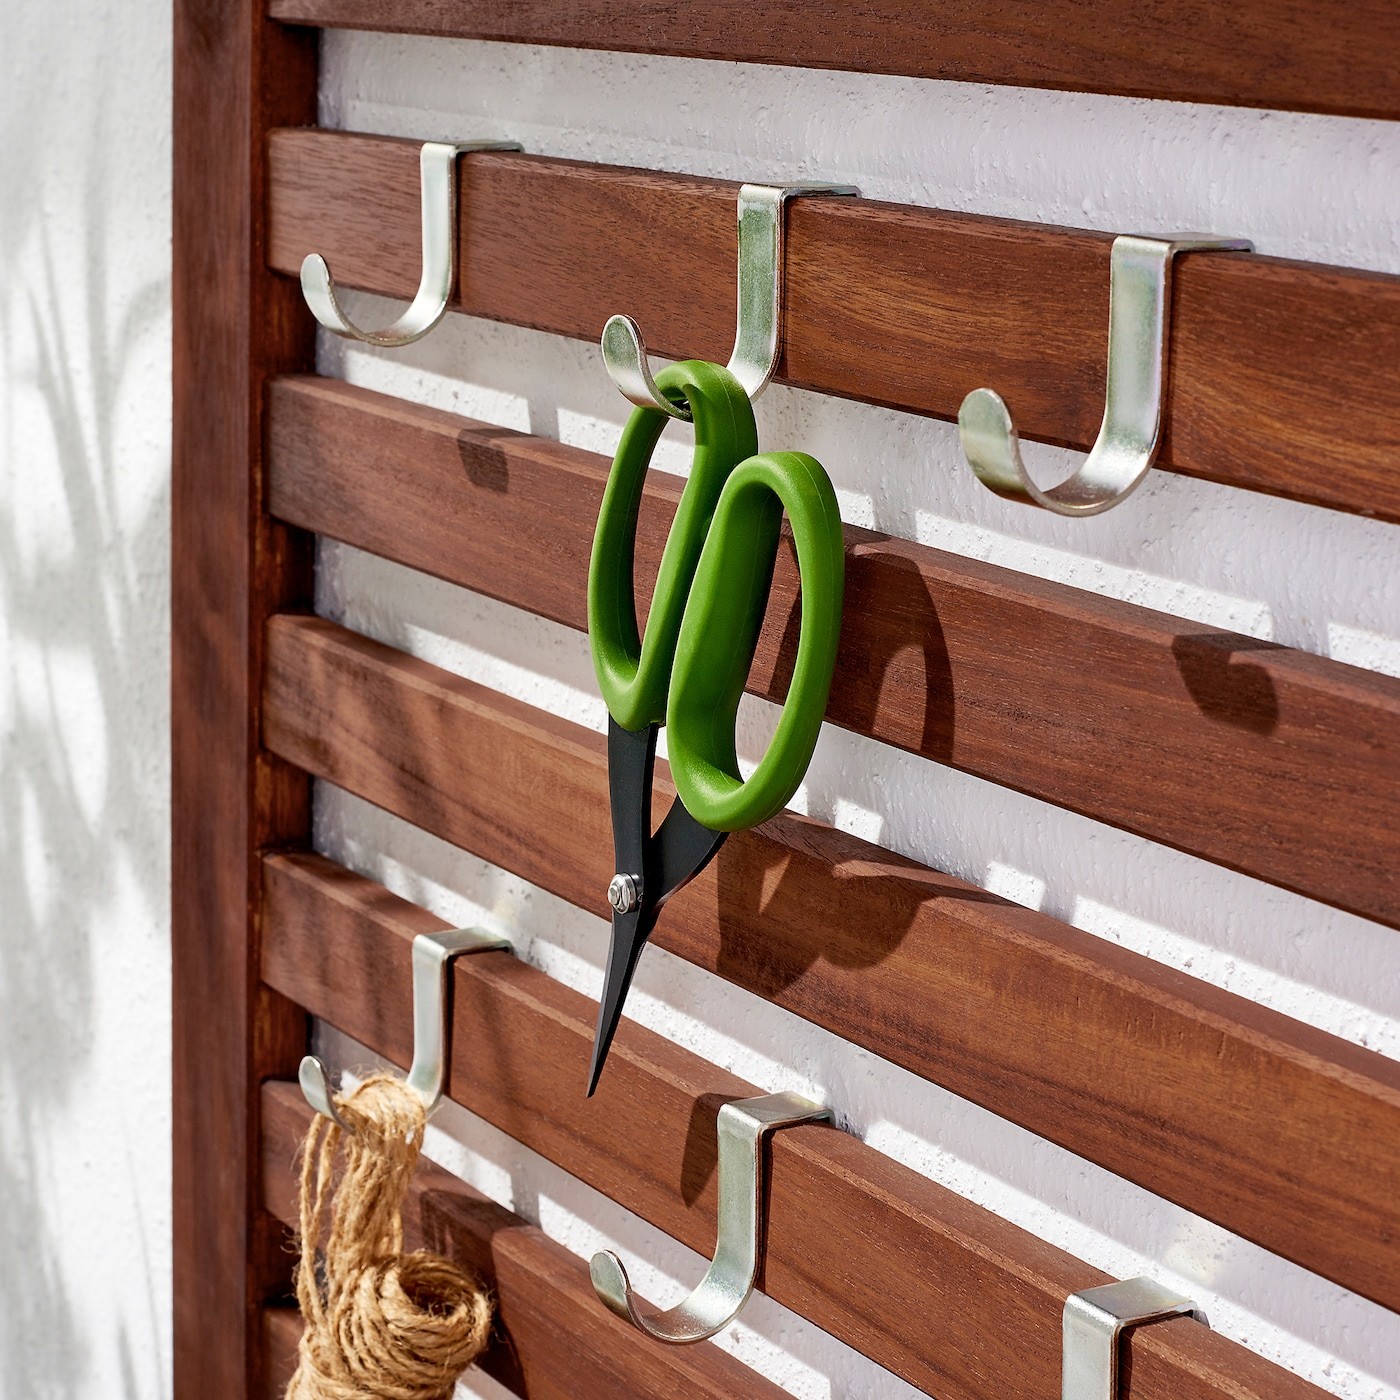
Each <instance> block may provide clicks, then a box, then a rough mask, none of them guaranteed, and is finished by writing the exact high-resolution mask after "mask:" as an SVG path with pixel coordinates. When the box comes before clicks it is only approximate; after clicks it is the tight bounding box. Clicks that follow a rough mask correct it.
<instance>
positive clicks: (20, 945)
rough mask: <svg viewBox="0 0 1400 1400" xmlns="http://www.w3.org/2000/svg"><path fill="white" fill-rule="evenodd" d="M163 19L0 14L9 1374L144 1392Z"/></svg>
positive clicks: (163, 860)
mask: <svg viewBox="0 0 1400 1400" xmlns="http://www.w3.org/2000/svg"><path fill="white" fill-rule="evenodd" d="M169 28H170V16H169V11H168V6H167V5H166V4H164V3H161V0H124V3H121V4H110V5H85V6H82V7H80V9H75V8H74V7H71V6H64V5H55V4H52V3H46V2H45V0H6V4H5V6H4V19H3V22H2V28H0V267H2V268H3V269H4V275H3V279H0V1395H3V1396H4V1397H5V1400H11V1398H12V1397H13V1400H50V1397H51V1398H52V1400H74V1397H78V1396H84V1397H93V1400H151V1398H152V1397H156V1396H161V1395H165V1394H167V1393H168V1392H169V1379H168V1372H169V1367H170V1355H169V1353H170V1346H169V1333H170V1324H169V1315H170V1264H169V1253H170V1251H169V1245H168V1242H167V1241H168V1238H169V1234H170V1207H169V1196H170V1168H169V1156H170V1112H169V1078H170V1076H169V1060H170V1055H169V1049H168V1045H169V1039H170V1029H169V1027H170V1013H169V1007H170V998H169V990H168V989H169V981H170V953H169V942H170V940H169V931H168V923H169V921H168V916H167V907H168V903H169V900H168V896H167V885H168V883H169V860H168V856H167V849H168V846H169V819H168V810H167V804H168V789H169V764H168V761H167V750H168V740H167V732H168V729H169V707H168V704H167V698H166V697H167V692H168V689H169V667H168V663H167V655H168V652H169V627H168V625H167V615H168V612H169V569H168V564H167V560H168V556H169V550H170V526H169V461H170V429H169V421H170V411H169V397H170V352H169V340H170V335H169V321H170V316H169V261H170V198H169V183H170V175H169V165H170V136H169V125H170V102H169V97H168V92H169V87H170V57H169V47H170V44H169V38H168V34H169Z"/></svg>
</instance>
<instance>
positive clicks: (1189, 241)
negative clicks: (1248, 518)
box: [958, 233, 1254, 515]
mask: <svg viewBox="0 0 1400 1400" xmlns="http://www.w3.org/2000/svg"><path fill="white" fill-rule="evenodd" d="M1253 249H1254V245H1253V244H1252V243H1251V242H1250V241H1249V240H1248V239H1245V238H1217V237H1215V236H1213V235H1211V234H1199V233H1177V234H1172V235H1170V236H1169V237H1166V238H1139V237H1136V236H1134V235H1130V234H1124V235H1122V236H1121V237H1119V238H1116V239H1114V241H1113V253H1112V260H1111V264H1110V270H1109V293H1108V295H1109V303H1108V390H1107V395H1106V398H1105V402H1104V412H1103V423H1102V425H1101V426H1100V428H1099V435H1098V438H1097V440H1096V441H1095V443H1094V446H1093V450H1092V451H1091V452H1090V453H1089V455H1088V457H1086V458H1085V459H1084V461H1083V462H1082V463H1081V465H1080V467H1079V469H1078V471H1076V472H1075V473H1074V475H1073V476H1071V477H1069V478H1068V480H1066V481H1062V482H1060V484H1059V485H1058V486H1052V487H1050V488H1049V489H1044V488H1042V487H1039V486H1037V485H1036V484H1035V482H1034V481H1032V480H1031V478H1030V475H1029V473H1028V472H1027V471H1026V468H1025V464H1024V463H1023V462H1022V461H1021V443H1020V438H1019V437H1018V436H1017V433H1016V425H1015V424H1014V423H1013V422H1012V420H1011V413H1010V410H1009V409H1008V408H1007V406H1006V403H1005V402H1004V400H1003V399H1002V397H1001V395H1000V394H997V393H996V392H994V391H993V390H991V389H974V390H973V391H972V392H971V393H970V394H969V395H968V396H967V397H966V398H965V399H964V400H963V402H962V407H961V408H960V409H959V410H958V432H959V434H960V436H961V438H962V448H963V453H964V454H965V455H966V457H967V460H968V462H969V463H970V465H971V467H972V470H973V471H974V472H976V473H977V478H978V480H979V481H981V483H982V484H983V485H984V486H985V487H987V488H988V489H989V490H991V491H994V492H996V494H997V495H998V496H1004V497H1005V498H1006V499H1007V500H1009V501H1020V502H1022V503H1023V504H1025V505H1036V506H1041V507H1043V508H1044V509H1045V510H1051V511H1054V512H1055V513H1056V514H1058V515H1098V514H1099V513H1100V512H1102V511H1105V510H1109V509H1111V508H1112V507H1113V506H1116V505H1117V504H1118V503H1119V502H1120V501H1124V500H1126V499H1127V498H1128V497H1129V496H1130V495H1132V493H1133V492H1134V491H1135V490H1136V489H1137V488H1138V486H1140V485H1141V484H1142V481H1143V479H1144V478H1145V477H1146V475H1147V473H1148V470H1149V469H1150V468H1151V466H1152V463H1153V461H1154V459H1155V458H1156V456H1157V447H1158V442H1159V440H1160V437H1161V432H1162V408H1163V404H1164V403H1165V401H1166V384H1167V355H1168V349H1169V335H1170V330H1171V265H1172V259H1173V258H1174V257H1175V256H1176V255H1177V254H1178V253H1189V252H1193V251H1197V250H1213V251H1217V252H1243V253H1247V252H1252V251H1253Z"/></svg>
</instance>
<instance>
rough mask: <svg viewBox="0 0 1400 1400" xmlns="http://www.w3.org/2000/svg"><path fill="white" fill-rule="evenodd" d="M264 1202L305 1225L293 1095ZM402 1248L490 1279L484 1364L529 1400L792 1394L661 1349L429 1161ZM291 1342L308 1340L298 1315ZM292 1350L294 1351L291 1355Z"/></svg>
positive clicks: (277, 1099) (554, 1249)
mask: <svg viewBox="0 0 1400 1400" xmlns="http://www.w3.org/2000/svg"><path fill="white" fill-rule="evenodd" d="M263 1125H264V1126H263V1177H262V1181H263V1198H264V1201H265V1203H266V1205H267V1208H268V1210H270V1211H271V1212H272V1213H273V1214H274V1215H276V1217H277V1218H278V1219H279V1220H281V1221H283V1222H284V1223H285V1224H286V1226H287V1227H288V1229H292V1228H293V1227H294V1226H295V1223H296V1219H297V1173H296V1168H295V1163H296V1159H297V1153H298V1150H299V1145H300V1142H301V1140H302V1138H303V1137H305V1136H306V1132H307V1129H308V1128H309V1127H310V1125H311V1110H310V1108H308V1107H307V1105H306V1101H305V1100H304V1099H303V1098H302V1096H301V1091H300V1089H298V1087H297V1086H296V1085H295V1084H267V1085H264V1086H263ZM404 1227H405V1248H407V1249H431V1250H434V1251H436V1252H437V1253H439V1254H443V1255H445V1256H446V1257H447V1258H449V1259H452V1260H453V1261H454V1262H456V1263H457V1264H459V1265H461V1266H462V1267H463V1268H465V1269H467V1270H469V1271H471V1272H472V1273H473V1274H475V1275H476V1276H477V1277H478V1278H480V1279H482V1280H483V1281H484V1282H485V1283H486V1285H487V1286H488V1287H489V1288H490V1289H491V1292H492V1295H493V1296H494V1298H495V1300H496V1320H495V1326H494V1329H493V1336H492V1342H491V1346H490V1347H489V1348H488V1350H487V1351H486V1353H485V1354H484V1355H483V1356H482V1358H481V1360H480V1361H478V1362H477V1365H478V1366H480V1367H481V1369H482V1370H483V1371H485V1372H486V1373H487V1374H488V1375H490V1376H491V1377H493V1378H494V1379H495V1380H497V1381H499V1382H500V1383H501V1384H502V1385H503V1386H505V1387H506V1389H507V1390H510V1391H512V1392H513V1393H514V1394H516V1395H520V1396H525V1397H528V1400H624V1397H634V1400H657V1397H659V1396H660V1397H664V1396H685V1397H687V1400H689V1397H694V1400H735V1398H736V1397H746V1398H748V1397H751V1400H782V1397H783V1395H784V1393H785V1392H783V1391H781V1390H779V1389H778V1387H777V1386H775V1385H773V1384H771V1383H770V1382H768V1381H766V1380H764V1379H763V1377H761V1376H757V1375H755V1374H754V1373H753V1372H752V1371H750V1370H749V1369H748V1368H747V1367H745V1366H742V1365H740V1364H739V1362H737V1361H735V1360H734V1358H733V1357H732V1356H730V1355H728V1354H727V1353H726V1352H723V1351H720V1350H719V1349H718V1348H717V1347H715V1346H714V1345H712V1344H702V1345H700V1346H694V1347H659V1346H657V1345H656V1344H655V1343H654V1342H652V1341H651V1340H650V1339H649V1338H647V1337H645V1336H643V1335H642V1334H641V1333H640V1332H638V1331H637V1330H636V1329H635V1328H633V1327H629V1326H626V1325H624V1324H623V1323H622V1322H621V1321H619V1320H618V1319H617V1318H616V1317H614V1316H613V1314H612V1313H610V1312H609V1311H608V1310H607V1309H606V1308H605V1307H604V1306H603V1305H602V1304H601V1303H600V1302H599V1301H598V1298H597V1295H596V1294H595V1293H594V1292H593V1285H592V1283H590V1281H589V1278H588V1264H587V1262H586V1261H585V1260H583V1259H580V1258H578V1256H576V1255H573V1254H570V1253H569V1251H568V1250H566V1249H564V1248H563V1246H561V1245H558V1244H555V1243H554V1241H553V1240H551V1239H549V1238H548V1236H546V1235H545V1234H544V1233H543V1232H542V1231H540V1230H538V1229H536V1228H535V1227H534V1226H533V1225H530V1224H528V1223H527V1222H526V1221H524V1220H522V1219H521V1218H520V1217H519V1216H518V1215H514V1214H512V1213H511V1212H510V1211H508V1210H506V1209H505V1208H504V1207H502V1206H499V1205H497V1204H496V1203H495V1202H494V1201H491V1200H489V1199H487V1197H485V1196H483V1195H481V1193H480V1192H478V1191H475V1190H473V1188H472V1187H470V1186H468V1185H466V1184H465V1183H464V1182H462V1181H459V1180H458V1179H457V1178H456V1177H454V1176H452V1175H451V1174H450V1173H448V1172H445V1171H443V1170H442V1168H441V1167H437V1166H434V1165H433V1164H432V1163H431V1162H427V1161H424V1162H422V1163H420V1164H419V1167H418V1170H417V1172H416V1173H415V1175H414V1179H413V1184H412V1187H411V1188H410V1191H409V1196H408V1200H407V1202H406V1204H405V1208H404ZM292 1326H293V1328H294V1329H295V1330H294V1332H293V1337H294V1338H295V1337H296V1336H297V1335H299V1334H300V1330H301V1328H300V1322H299V1320H298V1319H297V1314H296V1313H295V1312H293V1314H292ZM293 1349H294V1350H295V1344H294V1346H293Z"/></svg>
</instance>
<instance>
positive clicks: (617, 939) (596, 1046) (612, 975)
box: [588, 905, 656, 1098]
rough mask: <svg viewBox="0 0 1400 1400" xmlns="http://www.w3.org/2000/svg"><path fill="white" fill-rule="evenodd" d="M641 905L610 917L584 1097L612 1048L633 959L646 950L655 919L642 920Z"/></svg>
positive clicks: (590, 1093)
mask: <svg viewBox="0 0 1400 1400" xmlns="http://www.w3.org/2000/svg"><path fill="white" fill-rule="evenodd" d="M646 912H647V910H646V906H645V905H644V906H643V907H642V908H641V909H639V910H637V911H636V912H635V913H631V914H614V915H613V921H612V942H611V944H610V945H609V946H608V963H607V967H606V968H605V969H604V972H603V997H602V1000H601V1001H600V1002H599V1003H598V1029H597V1030H596V1031H595V1032H594V1033H593V1061H592V1063H591V1064H590V1065H589V1067H588V1097H589V1098H592V1097H593V1091H594V1090H595V1089H596V1088H597V1087H598V1079H599V1076H601V1074H602V1073H603V1065H604V1063H605V1062H606V1061H607V1058H608V1051H609V1050H611V1049H612V1043H613V1037H614V1036H615V1035H616V1034H617V1028H618V1025H619V1024H620V1022H621V1021H622V1004H623V1002H625V1001H626V1000H627V992H628V990H629V988H630V987H631V986H632V977H633V975H634V974H635V973H636V971H637V960H638V959H639V958H640V957H641V956H642V949H643V948H645V947H646V944H647V937H648V935H649V934H650V933H651V929H652V925H653V924H654V923H655V922H656V920H655V916H654V915H653V916H652V917H649V918H647V919H646V922H645V924H644V923H643V915H644V914H645V913H646Z"/></svg>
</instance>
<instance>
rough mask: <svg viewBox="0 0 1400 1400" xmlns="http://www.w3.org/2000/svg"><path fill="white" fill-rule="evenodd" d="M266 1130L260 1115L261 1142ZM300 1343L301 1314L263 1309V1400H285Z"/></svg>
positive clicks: (283, 1310)
mask: <svg viewBox="0 0 1400 1400" xmlns="http://www.w3.org/2000/svg"><path fill="white" fill-rule="evenodd" d="M268 1127H269V1124H268V1122H267V1119H266V1116H265V1115H264V1119H263V1132H264V1142H266V1132H267V1129H268ZM300 1340H301V1314H300V1313H299V1312H297V1310H296V1309H295V1308H292V1307H269V1308H264V1309H263V1351H264V1353H265V1354H266V1356H267V1369H266V1372H265V1374H264V1377H263V1381H264V1389H263V1395H264V1396H265V1398H266V1400H285V1397H286V1394H287V1384H288V1382H290V1380H291V1379H292V1373H293V1372H294V1371H295V1370H296V1368H297V1343H298V1342H300Z"/></svg>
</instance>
